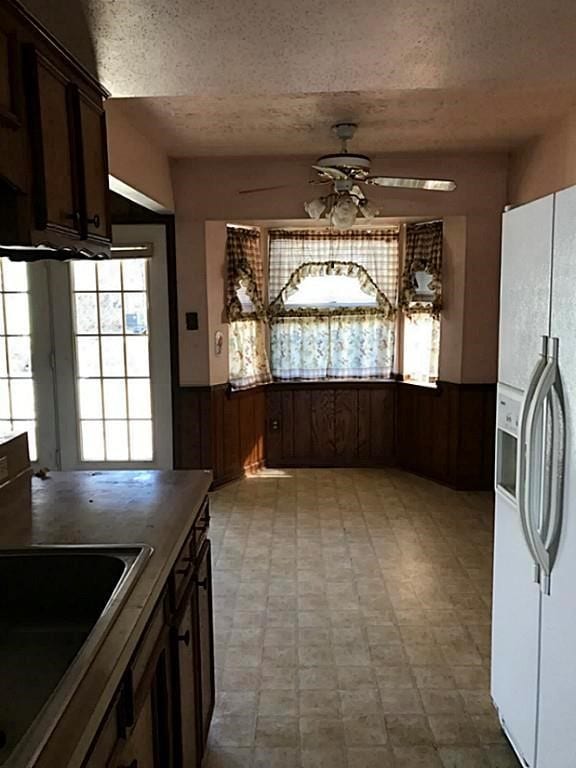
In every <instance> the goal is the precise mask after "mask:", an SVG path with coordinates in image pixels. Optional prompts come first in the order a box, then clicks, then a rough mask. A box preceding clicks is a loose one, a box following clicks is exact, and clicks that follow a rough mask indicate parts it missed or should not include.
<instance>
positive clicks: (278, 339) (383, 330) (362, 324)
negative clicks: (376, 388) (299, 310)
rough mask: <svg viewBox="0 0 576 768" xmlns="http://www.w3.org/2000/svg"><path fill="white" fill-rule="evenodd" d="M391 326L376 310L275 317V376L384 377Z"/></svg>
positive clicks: (391, 342) (388, 369) (391, 341)
mask: <svg viewBox="0 0 576 768" xmlns="http://www.w3.org/2000/svg"><path fill="white" fill-rule="evenodd" d="M394 329H395V325H394V321H393V320H392V321H391V320H384V319H383V318H381V317H379V316H378V315H367V316H364V317H363V316H359V315H341V316H338V315H333V316H328V317H283V318H279V319H278V320H277V321H275V322H274V323H273V324H272V327H271V345H270V347H271V363H272V371H273V373H274V378H275V379H277V380H280V381H282V380H290V379H354V378H362V379H368V378H377V379H387V378H389V377H390V375H391V373H392V365H393V362H394Z"/></svg>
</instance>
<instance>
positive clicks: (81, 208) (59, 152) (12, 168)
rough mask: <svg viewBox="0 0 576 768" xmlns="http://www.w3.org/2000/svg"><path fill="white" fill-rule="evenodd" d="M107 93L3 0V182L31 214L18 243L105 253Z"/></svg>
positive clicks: (0, 171) (0, 100) (0, 156)
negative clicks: (51, 245)
mask: <svg viewBox="0 0 576 768" xmlns="http://www.w3.org/2000/svg"><path fill="white" fill-rule="evenodd" d="M107 95H108V94H107V92H106V91H105V89H104V88H103V87H102V86H101V85H100V84H99V83H98V82H97V81H96V80H95V79H94V77H93V76H92V75H91V74H90V73H89V72H87V71H86V70H85V69H84V68H83V67H82V66H81V65H80V64H79V63H78V62H77V61H76V60H75V59H74V58H73V57H72V56H71V55H70V54H69V53H68V52H67V51H66V50H65V49H64V48H62V47H61V46H60V45H59V43H58V42H57V41H56V40H55V39H54V38H53V37H51V36H50V35H49V33H47V32H46V31H45V30H44V29H43V28H42V27H41V26H40V25H39V24H38V23H37V22H36V21H35V20H34V19H33V17H31V16H30V15H29V14H28V13H27V12H26V11H25V10H24V9H23V8H22V7H21V6H20V5H19V4H18V3H17V2H15V0H0V178H3V179H4V180H5V181H7V182H8V183H9V185H10V186H11V187H12V188H13V189H14V190H16V191H17V193H18V201H19V205H21V207H22V209H23V210H24V213H25V215H24V216H23V218H22V221H23V222H24V224H23V227H21V228H22V229H23V231H22V232H20V233H19V237H18V243H21V244H24V245H25V244H30V245H36V244H39V243H43V242H47V243H51V244H53V245H55V246H57V247H64V248H72V249H78V250H79V249H82V250H88V251H92V252H93V253H101V252H106V250H107V247H108V245H109V243H110V241H111V226H110V215H109V210H108V196H109V189H108V157H107V145H106V126H105V114H104V109H103V100H104V99H105V98H106V96H107ZM2 242H7V240H6V237H4V239H3V240H2ZM7 244H9V243H7Z"/></svg>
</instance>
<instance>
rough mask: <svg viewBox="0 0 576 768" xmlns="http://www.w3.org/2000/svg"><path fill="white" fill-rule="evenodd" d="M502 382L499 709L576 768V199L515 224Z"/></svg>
mask: <svg viewBox="0 0 576 768" xmlns="http://www.w3.org/2000/svg"><path fill="white" fill-rule="evenodd" d="M498 378H499V385H498V399H497V403H498V410H497V435H496V446H497V447H496V518H495V540H494V587H493V624H492V680H491V688H492V698H493V700H494V703H495V705H496V707H497V710H498V713H499V717H500V721H501V723H502V727H503V729H504V731H505V732H506V734H507V736H508V739H509V740H510V742H511V744H512V746H513V748H514V750H515V751H516V753H517V755H518V757H519V759H520V761H521V763H522V764H523V765H525V766H530V768H576V444H575V434H576V431H575V428H576V424H575V419H576V187H574V188H570V189H567V190H564V191H562V192H559V193H558V194H556V195H550V196H549V197H545V198H542V199H540V200H536V201H535V202H533V203H529V204H527V205H524V206H520V207H518V208H515V209H512V210H510V211H508V212H506V213H505V214H504V220H503V241H502V283H501V306H500V359H499V375H498Z"/></svg>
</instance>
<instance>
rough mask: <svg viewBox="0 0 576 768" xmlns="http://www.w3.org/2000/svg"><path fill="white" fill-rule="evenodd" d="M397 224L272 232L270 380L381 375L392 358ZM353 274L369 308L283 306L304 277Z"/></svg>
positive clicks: (388, 370)
mask: <svg viewBox="0 0 576 768" xmlns="http://www.w3.org/2000/svg"><path fill="white" fill-rule="evenodd" d="M398 239H399V238H398V230H397V229H388V230H379V231H373V232H366V231H338V232H334V231H332V230H331V231H329V232H310V231H306V232H294V231H290V232H286V231H272V232H270V241H269V243H270V245H269V256H270V266H269V268H270V296H271V297H272V301H271V304H270V308H269V314H270V321H271V326H270V336H271V338H270V350H271V352H270V357H271V368H272V373H273V376H274V378H275V379H276V380H280V381H282V380H292V379H355V378H362V379H369V378H378V379H386V378H389V377H390V376H391V374H392V368H393V361H394V341H395V339H394V336H395V321H394V315H395V311H396V307H397V303H398ZM330 275H337V276H338V275H345V276H349V277H355V278H357V279H358V281H359V283H360V286H361V287H362V290H363V291H364V292H365V293H367V294H368V295H370V296H373V297H374V298H375V300H376V302H375V306H371V307H364V306H352V307H349V306H336V307H334V308H327V307H309V306H306V307H297V306H290V307H289V308H287V307H286V305H285V301H286V299H288V298H289V297H290V296H291V295H293V293H294V292H295V290H296V289H297V287H298V285H299V283H300V282H301V281H302V280H304V279H306V277H309V276H330Z"/></svg>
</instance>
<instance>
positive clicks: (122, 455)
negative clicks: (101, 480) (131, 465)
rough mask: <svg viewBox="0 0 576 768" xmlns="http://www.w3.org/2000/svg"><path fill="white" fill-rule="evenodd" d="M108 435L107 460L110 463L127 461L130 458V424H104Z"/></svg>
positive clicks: (118, 422)
mask: <svg viewBox="0 0 576 768" xmlns="http://www.w3.org/2000/svg"><path fill="white" fill-rule="evenodd" d="M104 429H105V433H106V459H107V460H108V461H126V460H127V459H129V458H130V455H129V451H128V422H127V421H106V422H104Z"/></svg>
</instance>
